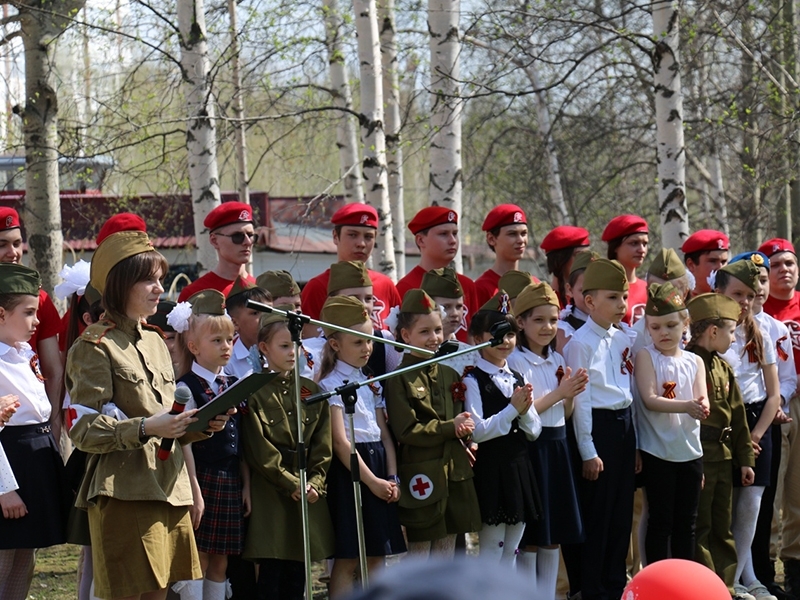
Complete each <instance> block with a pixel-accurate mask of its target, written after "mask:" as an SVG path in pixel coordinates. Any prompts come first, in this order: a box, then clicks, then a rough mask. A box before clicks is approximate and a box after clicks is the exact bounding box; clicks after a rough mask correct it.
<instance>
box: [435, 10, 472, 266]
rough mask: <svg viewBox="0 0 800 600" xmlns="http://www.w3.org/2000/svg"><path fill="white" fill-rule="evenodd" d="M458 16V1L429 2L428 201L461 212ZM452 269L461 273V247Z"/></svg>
mask: <svg viewBox="0 0 800 600" xmlns="http://www.w3.org/2000/svg"><path fill="white" fill-rule="evenodd" d="M460 17H461V2H460V0H428V31H430V34H431V38H430V52H431V87H430V91H431V95H432V98H431V107H432V108H431V130H432V131H433V136H432V138H431V149H430V185H429V187H428V190H429V195H430V202H431V204H432V205H435V206H447V207H449V208H452V209H453V210H454V211H455V212H456V213H457V214H458V215H459V218H460V219H461V220H462V221H463V220H464V219H463V217H464V215H463V214H462V210H461V183H462V182H461V111H462V106H463V105H462V101H461V98H460V96H461V84H460V81H459V80H460V77H461V66H460V62H459V55H460V53H461V32H460V29H459V19H460ZM453 262H454V263H455V264H454V266H455V269H456V270H457V271H458V272H459V273H461V272H463V262H462V256H461V246H460V245H459V249H458V254H456V257H455V259H454V260H453Z"/></svg>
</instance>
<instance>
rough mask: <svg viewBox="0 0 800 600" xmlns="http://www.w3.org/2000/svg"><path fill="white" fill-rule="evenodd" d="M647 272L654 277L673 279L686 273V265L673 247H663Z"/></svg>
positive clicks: (665, 279)
mask: <svg viewBox="0 0 800 600" xmlns="http://www.w3.org/2000/svg"><path fill="white" fill-rule="evenodd" d="M647 273H648V274H649V275H652V276H653V277H658V278H659V279H661V280H663V281H671V280H673V279H677V278H678V277H683V276H684V275H686V267H685V266H684V264H683V262H681V259H680V257H679V256H678V253H677V252H675V250H673V249H672V248H662V249H661V250H660V251H659V253H658V254H656V257H655V258H654V259H653V262H652V263H650V268H649V269H647Z"/></svg>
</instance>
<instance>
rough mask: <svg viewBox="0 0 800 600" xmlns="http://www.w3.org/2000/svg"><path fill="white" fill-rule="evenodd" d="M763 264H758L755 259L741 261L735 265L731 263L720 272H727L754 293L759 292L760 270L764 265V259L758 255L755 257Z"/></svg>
mask: <svg viewBox="0 0 800 600" xmlns="http://www.w3.org/2000/svg"><path fill="white" fill-rule="evenodd" d="M755 256H756V257H757V258H758V260H760V261H761V264H757V263H756V262H755V261H754V260H753V259H750V260H739V261H736V262H735V263H729V264H727V265H725V266H724V267H722V268H721V269H720V271H725V272H726V273H728V274H729V275H731V276H732V277H736V279H738V280H739V281H741V282H742V283H743V284H745V285H746V286H747V287H749V288H750V289H751V290H753V291H754V292H757V291H758V276H759V274H760V272H759V268H760V267H761V266H762V265H763V262H764V259H762V258H761V257H760V256H759V255H758V254H756V255H755Z"/></svg>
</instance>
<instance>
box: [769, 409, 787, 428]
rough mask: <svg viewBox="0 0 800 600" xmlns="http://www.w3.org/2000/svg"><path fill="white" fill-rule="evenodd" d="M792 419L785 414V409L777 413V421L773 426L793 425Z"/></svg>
mask: <svg viewBox="0 0 800 600" xmlns="http://www.w3.org/2000/svg"><path fill="white" fill-rule="evenodd" d="M791 422H792V418H791V417H790V416H789V415H787V414H786V413H785V412H783V409H780V408H779V409H778V412H776V413H775V419H774V420H773V421H772V424H773V425H783V424H784V423H791Z"/></svg>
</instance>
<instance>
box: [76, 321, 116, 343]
mask: <svg viewBox="0 0 800 600" xmlns="http://www.w3.org/2000/svg"><path fill="white" fill-rule="evenodd" d="M116 327H117V326H116V324H115V323H113V322H112V321H106V320H103V321H98V322H97V323H94V324H93V325H89V326H88V327H87V328H86V329H85V330H84V331H83V333H82V334H81V339H82V340H84V341H87V342H91V343H93V344H99V343H100V340H102V339H103V338H104V337H105V335H106V334H107V333H108V332H109V331H111V330H112V329H116Z"/></svg>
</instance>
